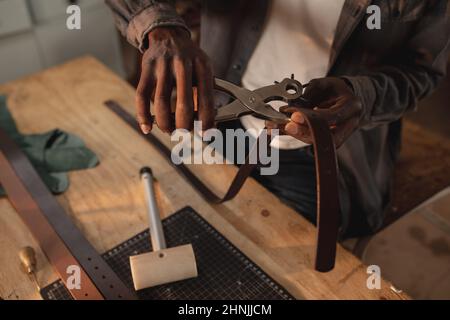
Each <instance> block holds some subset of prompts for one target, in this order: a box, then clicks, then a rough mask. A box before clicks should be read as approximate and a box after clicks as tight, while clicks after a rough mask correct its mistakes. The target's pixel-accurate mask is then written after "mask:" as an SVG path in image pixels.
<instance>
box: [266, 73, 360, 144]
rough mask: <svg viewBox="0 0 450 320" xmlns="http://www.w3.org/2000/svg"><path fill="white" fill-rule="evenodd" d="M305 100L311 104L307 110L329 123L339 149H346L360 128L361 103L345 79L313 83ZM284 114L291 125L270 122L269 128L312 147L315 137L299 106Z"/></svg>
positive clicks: (313, 81) (268, 123)
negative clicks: (278, 130) (348, 141)
mask: <svg viewBox="0 0 450 320" xmlns="http://www.w3.org/2000/svg"><path fill="white" fill-rule="evenodd" d="M302 97H303V98H304V99H305V100H307V101H308V106H306V108H308V109H309V108H311V109H313V110H314V111H316V112H317V113H319V114H320V116H321V117H322V118H323V119H325V120H326V121H327V122H328V125H329V126H330V129H331V131H332V133H333V138H334V143H335V145H336V147H339V146H340V145H342V143H343V142H344V141H345V140H346V139H347V138H348V137H349V136H350V135H351V134H352V133H353V132H354V131H355V130H356V129H357V128H358V125H359V119H360V116H361V102H360V100H359V98H358V97H357V96H355V94H354V93H353V90H352V88H351V87H350V85H349V84H347V83H346V82H345V81H344V80H343V79H340V78H332V77H329V78H321V79H315V80H312V81H311V82H310V83H309V84H308V86H307V87H306V89H305V92H304V94H303V96H302ZM301 107H302V108H305V106H301ZM280 111H282V112H285V113H290V114H291V121H290V122H289V123H288V124H286V125H285V126H284V127H280V126H277V125H276V124H274V123H272V122H269V121H268V122H266V126H267V128H269V129H274V128H277V129H280V131H281V133H282V134H288V135H290V136H292V137H294V138H297V139H299V140H301V141H303V142H305V143H309V144H311V143H312V136H311V133H310V130H309V128H308V124H307V123H306V121H305V118H304V116H303V114H302V112H301V111H299V109H298V108H296V107H295V106H291V107H284V108H282V109H280Z"/></svg>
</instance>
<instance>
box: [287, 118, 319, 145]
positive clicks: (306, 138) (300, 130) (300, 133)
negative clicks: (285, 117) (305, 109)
mask: <svg viewBox="0 0 450 320" xmlns="http://www.w3.org/2000/svg"><path fill="white" fill-rule="evenodd" d="M284 131H285V132H286V133H287V134H289V135H290V136H292V137H294V138H296V139H298V140H300V141H303V142H305V143H308V144H312V143H313V140H312V137H311V133H310V131H309V128H308V126H306V125H301V124H298V123H296V122H293V121H291V122H289V123H288V124H286V126H285V127H284Z"/></svg>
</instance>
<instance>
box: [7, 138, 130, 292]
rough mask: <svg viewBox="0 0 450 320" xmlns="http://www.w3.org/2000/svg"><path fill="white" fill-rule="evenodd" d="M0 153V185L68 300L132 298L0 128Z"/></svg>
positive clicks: (128, 290) (26, 159)
mask: <svg viewBox="0 0 450 320" xmlns="http://www.w3.org/2000/svg"><path fill="white" fill-rule="evenodd" d="M0 151H1V152H0V183H1V184H2V186H3V188H4V189H5V191H6V193H7V195H8V198H9V200H10V202H11V203H12V205H13V206H14V208H15V209H16V210H17V212H18V214H19V215H20V217H21V219H22V220H23V222H24V223H25V224H26V225H27V227H28V228H29V230H30V231H31V233H32V234H33V236H34V238H35V239H36V241H37V242H38V243H39V246H40V248H41V249H42V251H43V252H44V253H45V255H46V256H47V258H48V260H49V261H50V263H51V264H52V265H53V267H54V269H55V270H56V272H57V273H58V274H59V276H60V277H61V279H62V280H63V281H64V283H65V284H66V286H67V284H72V285H69V286H67V288H68V289H69V291H70V293H71V294H72V296H73V298H74V299H80V300H102V299H112V300H118V299H135V298H136V297H135V295H134V294H133V292H132V291H131V290H130V289H129V288H128V287H126V286H125V285H124V284H123V282H122V281H121V280H120V279H119V278H118V277H117V275H116V274H115V273H114V272H113V271H112V269H111V268H110V267H109V266H108V264H107V263H106V262H105V261H104V260H103V259H102V258H101V256H100V255H99V254H98V253H97V252H96V250H95V249H94V248H93V247H92V245H91V244H90V243H89V242H88V241H87V240H86V238H85V237H84V236H83V234H82V233H81V232H80V230H79V229H78V228H77V227H76V226H75V225H74V223H73V222H72V221H71V219H70V217H69V216H68V215H67V214H66V213H65V211H64V209H63V208H62V207H61V205H60V204H59V203H58V201H57V200H56V198H55V197H54V196H53V195H52V194H51V193H50V192H49V191H48V189H47V187H46V186H45V184H44V183H43V182H42V180H41V179H40V177H39V175H38V174H37V173H36V171H35V169H34V168H33V166H32V165H31V163H30V162H29V160H28V158H27V157H26V156H25V155H24V154H23V152H22V151H21V150H20V148H19V147H18V146H17V145H16V144H15V142H14V141H12V140H11V138H9V137H8V136H7V134H6V133H5V132H4V131H3V130H1V129H0ZM71 266H75V267H78V268H79V269H78V270H79V271H80V272H79V275H80V281H79V284H80V287H79V288H77V286H76V272H77V271H75V273H74V271H73V270H74V267H71ZM69 267H71V268H69ZM68 268H69V269H68ZM75 269H76V268H75ZM68 272H69V273H68ZM74 276H75V277H74ZM72 279H74V280H75V282H72ZM68 280H69V281H68Z"/></svg>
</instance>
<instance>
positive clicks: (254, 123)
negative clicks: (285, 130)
mask: <svg viewBox="0 0 450 320" xmlns="http://www.w3.org/2000/svg"><path fill="white" fill-rule="evenodd" d="M344 1H345V0H272V3H271V8H270V12H269V15H268V19H267V21H266V25H265V27H264V32H263V34H262V37H261V39H260V41H259V43H258V45H257V46H256V48H255V52H254V53H253V55H252V57H251V59H250V61H249V63H248V66H247V70H246V72H245V74H244V76H243V78H242V84H243V85H244V87H246V88H247V89H250V90H254V89H257V88H260V87H262V86H265V85H268V84H271V83H273V81H275V80H277V81H281V80H283V79H284V78H287V77H290V75H291V74H294V75H295V79H296V80H298V81H300V82H301V83H303V84H305V83H308V82H309V81H310V80H312V79H314V78H320V77H324V76H325V75H326V73H327V70H328V64H329V57H330V51H331V46H332V43H333V40H334V34H335V31H336V27H337V23H338V20H339V16H340V14H341V11H342V7H343V4H344ZM282 105H283V104H279V105H274V104H272V106H274V107H280V106H282ZM241 123H242V125H243V126H244V127H245V128H246V129H249V128H255V129H263V128H264V121H263V120H260V119H257V118H255V117H253V116H245V117H242V118H241ZM304 145H305V144H304V143H303V142H301V141H299V140H297V139H295V138H293V137H290V136H279V137H278V138H277V139H275V140H274V141H273V142H272V146H273V147H276V148H280V149H297V148H300V147H302V146H304Z"/></svg>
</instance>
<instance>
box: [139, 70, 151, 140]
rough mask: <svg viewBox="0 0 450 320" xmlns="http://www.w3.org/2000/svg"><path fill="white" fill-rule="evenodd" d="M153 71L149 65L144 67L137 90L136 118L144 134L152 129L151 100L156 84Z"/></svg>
mask: <svg viewBox="0 0 450 320" xmlns="http://www.w3.org/2000/svg"><path fill="white" fill-rule="evenodd" d="M152 72H153V70H152V68H151V67H149V66H146V67H144V68H143V69H142V73H141V78H140V80H139V84H138V87H137V90H136V120H137V122H138V124H139V127H140V128H141V130H142V132H143V133H144V134H148V133H150V131H151V130H152V118H151V113H150V101H151V94H152V91H153V89H154V84H155V81H154V78H153V73H152Z"/></svg>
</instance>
